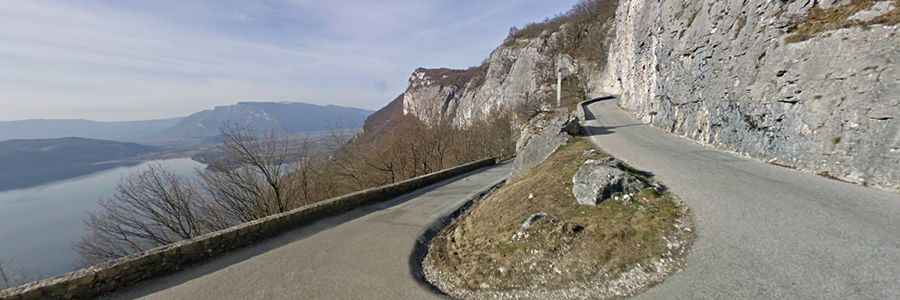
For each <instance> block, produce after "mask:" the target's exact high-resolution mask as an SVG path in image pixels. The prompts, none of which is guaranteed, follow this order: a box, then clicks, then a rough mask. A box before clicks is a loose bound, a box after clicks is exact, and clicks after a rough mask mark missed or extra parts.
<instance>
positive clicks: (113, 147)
mask: <svg viewBox="0 0 900 300" xmlns="http://www.w3.org/2000/svg"><path fill="white" fill-rule="evenodd" d="M157 150H159V148H157V147H151V146H145V145H139V144H134V143H122V142H114V141H107V140H97V139H86V138H60V139H37V140H9V141H3V142H0V166H3V172H0V190H7V189H13V188H23V187H29V186H34V185H38V184H42V183H46V182H51V181H55V180H60V179H65V178H71V177H75V176H80V175H84V174H88V173H92V172H96V171H100V170H105V169H109V168H114V167H118V166H125V165H134V164H137V163H139V159H138V158H139V157H140V156H141V155H144V154H149V153H151V152H154V151H157Z"/></svg>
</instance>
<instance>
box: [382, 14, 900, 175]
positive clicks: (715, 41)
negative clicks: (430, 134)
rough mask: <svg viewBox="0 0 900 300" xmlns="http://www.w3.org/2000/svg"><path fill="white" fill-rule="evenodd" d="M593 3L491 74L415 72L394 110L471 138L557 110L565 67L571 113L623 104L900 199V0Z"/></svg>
mask: <svg viewBox="0 0 900 300" xmlns="http://www.w3.org/2000/svg"><path fill="white" fill-rule="evenodd" d="M588 3H590V4H587V5H581V6H580V7H576V8H575V9H573V11H571V12H569V13H568V14H565V15H563V16H561V17H557V18H554V19H551V20H549V21H547V22H544V23H538V24H532V25H529V26H527V27H525V28H523V29H522V30H521V31H519V32H514V33H513V34H511V36H510V38H508V39H507V40H506V41H505V42H504V43H503V45H501V46H500V47H498V48H497V49H496V50H494V51H493V52H492V53H491V55H490V56H489V57H488V58H487V59H486V60H485V62H484V64H483V65H482V66H480V67H476V68H472V69H469V70H447V69H433V70H428V69H419V70H416V72H414V73H413V75H412V76H411V78H410V86H409V89H408V90H407V91H406V92H405V93H404V94H403V95H401V97H400V98H398V100H397V101H395V105H392V106H391V107H393V109H394V110H395V111H400V108H398V107H399V106H401V105H402V112H403V113H404V114H413V115H415V116H417V117H419V118H421V119H423V120H432V121H433V120H434V119H435V118H436V117H442V118H446V119H450V120H452V121H453V122H454V123H456V124H458V125H463V126H464V125H465V124H467V123H470V122H471V121H473V120H477V119H479V118H485V117H487V115H488V113H489V112H490V111H492V110H495V109H499V108H515V107H516V106H517V105H521V104H522V103H525V102H530V101H532V100H534V99H537V100H538V102H539V103H542V105H544V106H545V107H550V106H553V105H554V104H555V103H554V102H555V97H554V92H555V84H556V82H555V76H556V67H557V64H560V63H561V64H563V66H566V67H568V68H569V69H572V70H573V71H574V72H573V74H572V75H570V76H569V77H568V78H567V79H566V81H564V83H563V90H564V95H565V96H564V102H565V103H564V104H571V103H574V102H577V101H580V100H583V99H585V98H588V97H594V96H600V95H603V94H608V93H611V94H619V95H621V97H620V103H619V104H620V106H621V107H622V108H624V109H626V110H628V111H631V112H632V113H633V114H634V115H635V116H636V117H637V118H639V119H643V120H644V121H645V122H651V123H652V124H653V125H654V126H657V127H660V128H662V129H664V130H667V131H670V132H672V133H674V134H678V135H682V136H685V137H688V138H691V139H694V140H696V141H698V142H700V143H704V144H708V145H711V146H714V147H717V148H720V149H724V150H730V151H735V152H739V153H742V154H745V155H749V156H752V157H755V158H758V159H762V160H766V161H773V162H777V163H778V164H781V165H789V166H793V167H796V168H798V169H802V170H807V171H811V172H816V173H819V174H823V175H827V176H831V177H835V178H838V179H842V180H847V181H852V182H857V183H862V184H867V185H872V186H877V187H882V188H888V189H898V188H900V85H898V82H900V69H898V68H897V61H898V60H900V37H898V36H897V23H898V20H900V11H898V7H900V0H890V1H875V0H818V1H814V0H807V1H790V0H702V1H700V0H697V1H695V0H663V1H650V0H619V1H606V0H594V1H588ZM613 12H614V13H613ZM607 62H608V63H607ZM400 99H402V100H400ZM400 101H402V104H396V103H399V102H400ZM520 121H524V120H520Z"/></svg>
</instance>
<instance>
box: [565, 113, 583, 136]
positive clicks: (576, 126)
mask: <svg viewBox="0 0 900 300" xmlns="http://www.w3.org/2000/svg"><path fill="white" fill-rule="evenodd" d="M563 131H565V132H566V133H568V134H569V135H571V136H579V135H581V124H580V123H579V121H578V118H577V117H575V116H571V117H569V119H568V120H566V123H565V124H563Z"/></svg>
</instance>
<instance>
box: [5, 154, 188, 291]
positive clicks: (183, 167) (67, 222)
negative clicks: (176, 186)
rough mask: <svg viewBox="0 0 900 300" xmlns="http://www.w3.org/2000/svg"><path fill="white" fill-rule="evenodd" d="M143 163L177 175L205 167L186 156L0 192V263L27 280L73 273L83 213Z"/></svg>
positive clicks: (138, 169) (141, 166) (95, 207)
mask: <svg viewBox="0 0 900 300" xmlns="http://www.w3.org/2000/svg"><path fill="white" fill-rule="evenodd" d="M149 163H158V164H161V165H162V166H163V167H164V168H166V169H167V170H169V171H170V172H173V173H175V174H178V175H182V176H193V175H194V174H195V170H196V169H202V168H204V167H205V166H204V165H203V164H200V163H198V162H196V161H193V160H191V159H186V158H185V159H171V160H158V161H151V162H146V163H142V164H139V165H135V166H130V167H120V168H114V169H108V170H104V171H101V172H97V173H93V174H89V175H84V176H80V177H75V178H70V179H66V180H62V181H56V182H52V183H47V184H43V185H40V186H35V187H30V188H25V189H18V190H9V191H3V192H0V262H2V263H3V264H4V265H5V266H6V267H7V269H11V270H12V271H13V272H15V273H21V274H23V275H24V276H27V277H28V278H43V277H47V276H53V275H59V274H62V273H65V272H69V271H73V270H75V269H76V268H77V267H79V262H80V258H79V256H78V253H77V252H76V251H75V248H74V247H75V243H77V242H78V241H79V240H81V237H82V236H83V235H84V233H85V226H84V220H85V219H86V217H87V213H88V212H90V211H95V210H97V209H98V208H99V204H98V200H100V199H105V198H109V197H110V196H112V194H113V192H114V191H115V188H116V185H117V184H118V183H119V181H120V180H121V179H122V178H123V177H125V176H128V175H129V174H132V173H135V172H138V171H141V170H144V169H145V168H146V167H147V165H148V164H149Z"/></svg>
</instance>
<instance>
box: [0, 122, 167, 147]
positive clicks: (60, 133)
mask: <svg viewBox="0 0 900 300" xmlns="http://www.w3.org/2000/svg"><path fill="white" fill-rule="evenodd" d="M181 119H182V118H170V119H159V120H147V121H123V122H101V121H91V120H79V119H31V120H21V121H0V141H4V140H13V139H55V138H64V137H81V138H88V139H102V140H116V141H129V142H131V141H140V140H143V139H147V138H151V137H153V136H157V135H159V134H160V133H161V132H162V131H163V130H165V129H167V128H170V127H172V126H175V125H176V124H178V122H179V121H181Z"/></svg>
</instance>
